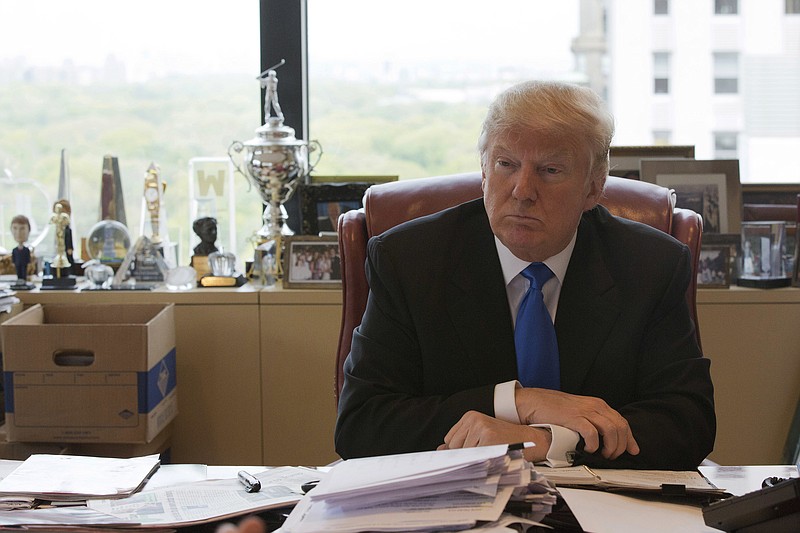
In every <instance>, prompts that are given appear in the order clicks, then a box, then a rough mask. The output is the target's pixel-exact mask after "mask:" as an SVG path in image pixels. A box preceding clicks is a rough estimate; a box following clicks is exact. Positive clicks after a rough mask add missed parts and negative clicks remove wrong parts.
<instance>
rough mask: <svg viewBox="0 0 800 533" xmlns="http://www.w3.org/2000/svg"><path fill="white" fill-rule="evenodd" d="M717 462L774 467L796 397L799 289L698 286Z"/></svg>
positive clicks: (799, 389)
mask: <svg viewBox="0 0 800 533" xmlns="http://www.w3.org/2000/svg"><path fill="white" fill-rule="evenodd" d="M697 311H698V315H699V318H698V320H699V322H700V335H701V338H702V340H703V350H704V352H705V355H706V356H707V357H708V358H709V359H711V376H712V379H713V380H714V396H715V400H716V411H717V424H718V426H717V443H716V446H715V449H714V452H713V453H712V454H711V456H710V458H711V459H712V460H714V461H715V462H717V463H720V464H723V465H736V464H776V463H780V462H781V461H782V454H783V446H784V444H785V443H786V437H787V434H788V432H789V426H790V425H791V422H792V416H793V415H794V411H795V408H796V406H797V401H798V399H800V289H798V288H784V289H747V288H741V287H731V288H730V289H700V290H698V292H697Z"/></svg>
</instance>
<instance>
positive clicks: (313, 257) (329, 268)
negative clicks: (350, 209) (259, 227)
mask: <svg viewBox="0 0 800 533" xmlns="http://www.w3.org/2000/svg"><path fill="white" fill-rule="evenodd" d="M284 242H285V244H286V250H285V252H284V255H283V260H284V265H283V272H284V278H283V286H284V288H288V289H297V288H315V289H338V288H341V286H342V262H341V256H340V255H339V240H338V238H337V237H336V236H325V237H315V236H312V235H303V236H292V237H286V239H285V241H284Z"/></svg>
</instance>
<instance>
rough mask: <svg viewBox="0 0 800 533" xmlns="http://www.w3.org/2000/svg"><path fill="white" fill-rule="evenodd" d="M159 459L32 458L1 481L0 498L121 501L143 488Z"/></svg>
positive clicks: (39, 455) (52, 456) (69, 456)
mask: <svg viewBox="0 0 800 533" xmlns="http://www.w3.org/2000/svg"><path fill="white" fill-rule="evenodd" d="M159 464H160V461H159V457H158V455H157V454H156V455H148V456H145V457H134V458H132V459H112V458H106V457H85V456H80V455H49V454H34V455H31V456H30V457H29V458H28V459H26V460H25V461H24V462H23V463H22V464H21V465H20V466H18V467H17V468H16V469H15V470H14V471H13V472H11V473H10V474H8V475H7V476H6V477H5V478H4V479H3V480H2V481H0V496H2V497H14V498H19V497H25V498H35V499H37V500H47V501H56V502H69V501H84V500H89V499H97V498H124V497H126V496H130V495H131V494H133V493H134V492H136V491H137V490H139V489H141V487H142V486H143V485H144V484H145V482H146V481H147V479H148V478H149V477H150V476H151V475H152V474H153V472H155V471H156V469H157V468H158V466H159Z"/></svg>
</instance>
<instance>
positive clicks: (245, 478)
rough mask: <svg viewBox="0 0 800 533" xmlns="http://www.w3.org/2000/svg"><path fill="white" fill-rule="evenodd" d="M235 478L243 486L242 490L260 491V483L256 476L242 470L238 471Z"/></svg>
mask: <svg viewBox="0 0 800 533" xmlns="http://www.w3.org/2000/svg"><path fill="white" fill-rule="evenodd" d="M237 477H238V478H239V482H240V483H241V484H242V485H244V490H245V491H246V492H258V491H260V490H261V482H260V481H259V480H258V478H256V476H254V475H252V474H248V473H247V472H245V471H244V470H239V474H237Z"/></svg>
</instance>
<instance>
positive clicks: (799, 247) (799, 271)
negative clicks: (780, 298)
mask: <svg viewBox="0 0 800 533" xmlns="http://www.w3.org/2000/svg"><path fill="white" fill-rule="evenodd" d="M792 267H793V268H792V271H793V274H792V285H794V286H795V287H800V238H795V241H794V263H793V264H792Z"/></svg>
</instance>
